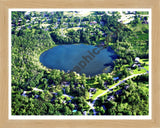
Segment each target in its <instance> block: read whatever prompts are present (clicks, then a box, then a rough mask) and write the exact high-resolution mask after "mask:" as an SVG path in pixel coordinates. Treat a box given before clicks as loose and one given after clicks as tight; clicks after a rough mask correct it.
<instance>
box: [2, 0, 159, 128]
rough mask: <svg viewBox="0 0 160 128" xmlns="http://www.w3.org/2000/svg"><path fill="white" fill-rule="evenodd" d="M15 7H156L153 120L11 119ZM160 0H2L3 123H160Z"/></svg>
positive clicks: (155, 125) (76, 127)
mask: <svg viewBox="0 0 160 128" xmlns="http://www.w3.org/2000/svg"><path fill="white" fill-rule="evenodd" d="M12 8H15V9H16V8H46V9H47V8H150V9H152V25H151V26H152V29H151V31H152V34H151V37H152V38H151V40H152V47H151V48H152V54H151V55H152V61H151V62H152V71H151V76H152V89H151V90H152V107H151V108H152V119H149V120H145V119H144V120H138V119H136V120H133V119H132V120H121V119H116V120H112V119H109V120H107V119H106V120H70V119H69V118H68V120H28V119H27V120H10V119H9V109H8V106H9V67H8V64H9V61H8V60H9V45H8V43H9V22H8V21H9V13H8V12H9V9H12ZM159 12H160V2H159V0H154V1H152V0H141V1H138V0H135V1H127V0H120V1H119V0H115V1H110V0H106V1H94V0H91V1H84V0H73V1H65V0H54V1H50V0H45V1H44V0H43V1H42V0H41V1H39V0H36V1H32V0H29V1H25V0H22V1H20V0H14V1H11V0H6V1H5V0H0V85H1V89H0V101H1V103H0V127H2V128H10V127H13V128H14V127H16V128H22V127H23V128H25V127H30V128H32V127H33V128H35V127H67V128H70V127H73V128H79V127H87V128H88V127H119V128H122V127H144V128H150V127H153V128H158V127H160V118H159V115H160V111H159V108H160V89H159V84H160V80H159V77H160V75H159V67H158V66H159V65H158V63H159V62H160V59H159V56H158V55H159V54H160V53H159V50H158V48H159V45H158V42H159V41H160V37H159V34H160V29H159V28H160V27H159V25H160V24H159V19H160V16H159Z"/></svg>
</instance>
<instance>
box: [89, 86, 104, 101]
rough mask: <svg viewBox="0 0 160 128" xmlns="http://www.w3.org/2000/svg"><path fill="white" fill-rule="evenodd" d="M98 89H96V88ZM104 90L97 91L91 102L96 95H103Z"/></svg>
mask: <svg viewBox="0 0 160 128" xmlns="http://www.w3.org/2000/svg"><path fill="white" fill-rule="evenodd" d="M97 89H98V88H97ZM104 91H105V90H102V89H98V90H97V92H96V93H95V94H94V95H93V97H92V98H91V99H92V100H94V99H95V98H96V97H97V96H98V95H100V94H101V93H103V92H104Z"/></svg>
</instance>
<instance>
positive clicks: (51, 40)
mask: <svg viewBox="0 0 160 128" xmlns="http://www.w3.org/2000/svg"><path fill="white" fill-rule="evenodd" d="M122 13H123V15H133V17H131V18H133V20H131V21H130V22H129V23H127V24H124V23H123V21H119V19H120V18H121V17H122V15H120V13H119V12H116V11H114V12H108V13H106V12H103V11H102V12H100V11H97V12H96V11H95V12H90V14H89V15H88V16H79V13H78V12H76V11H69V12H62V11H57V12H36V11H32V12H30V13H29V14H26V12H25V11H24V12H23V11H12V16H11V24H12V28H11V29H12V31H11V90H12V95H11V96H12V97H11V104H12V106H11V111H12V112H11V113H12V115H148V114H149V62H148V61H149V24H148V17H147V16H146V15H147V14H146V13H142V12H136V11H135V12H122ZM73 14H74V15H73ZM143 15H144V16H143ZM131 18H130V19H131ZM81 43H85V44H88V45H94V46H101V45H102V47H108V46H110V47H111V48H112V49H113V50H114V51H115V52H116V54H117V55H118V57H117V59H116V60H115V62H114V68H113V71H112V72H111V73H102V74H97V75H95V76H92V77H90V76H89V77H87V76H86V75H85V74H82V75H79V74H77V73H76V72H74V71H72V72H64V71H61V70H57V69H49V68H47V67H45V66H43V65H42V64H41V63H40V62H39V56H40V55H41V53H43V52H44V51H46V50H48V49H50V48H52V47H55V46H57V45H63V44H81ZM136 57H138V58H140V60H139V61H138V62H135V58H136ZM130 76H131V78H129V77H130ZM115 78H117V79H118V80H115ZM125 78H126V80H125V82H124V83H122V84H120V85H119V86H115V85H116V84H117V83H118V82H119V81H120V80H124V79H125ZM113 86H115V88H113V89H111V88H112V87H113ZM109 89H110V91H108V92H106V93H105V94H104V95H102V96H99V95H100V94H101V93H104V92H105V91H106V90H109ZM92 90H93V92H92ZM96 98H97V100H96V101H94V100H95V99H96ZM90 103H91V104H92V105H93V106H94V110H93V109H92V108H91V105H90ZM95 111H96V114H95Z"/></svg>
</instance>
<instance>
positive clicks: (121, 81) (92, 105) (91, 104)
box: [88, 72, 148, 115]
mask: <svg viewBox="0 0 160 128" xmlns="http://www.w3.org/2000/svg"><path fill="white" fill-rule="evenodd" d="M147 73H148V72H145V73H140V74H133V75H131V76H128V77H126V78H125V79H123V80H120V81H119V82H118V83H117V84H116V85H114V86H113V87H111V88H109V89H107V90H106V91H104V92H103V93H101V94H99V95H98V96H97V97H96V98H95V99H94V100H93V102H92V103H91V102H88V105H89V106H90V109H92V110H93V113H94V115H96V110H95V107H94V104H95V102H96V100H97V99H98V98H99V97H101V96H103V95H104V94H106V93H107V92H108V91H110V89H113V88H115V87H117V86H119V85H120V84H122V83H124V82H125V81H126V80H128V79H131V78H133V77H135V76H139V75H144V74H147ZM90 109H89V110H90Z"/></svg>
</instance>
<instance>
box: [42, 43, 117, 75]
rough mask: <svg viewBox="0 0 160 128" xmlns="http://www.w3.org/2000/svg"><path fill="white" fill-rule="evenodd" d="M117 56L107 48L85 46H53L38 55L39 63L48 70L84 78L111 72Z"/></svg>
mask: <svg viewBox="0 0 160 128" xmlns="http://www.w3.org/2000/svg"><path fill="white" fill-rule="evenodd" d="M116 57H117V55H116V54H115V53H114V51H113V50H112V49H111V48H110V47H108V48H103V47H96V46H92V45H85V44H71V45H59V46H55V47H53V48H51V49H49V50H47V51H45V52H43V53H42V54H41V55H40V62H41V63H42V64H43V65H44V66H46V67H47V68H50V69H59V70H64V71H65V72H68V71H76V72H77V73H79V74H82V73H85V74H86V76H89V75H90V76H94V75H97V74H100V73H103V72H106V73H108V72H111V71H112V68H113V61H114V60H115V59H116Z"/></svg>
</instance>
